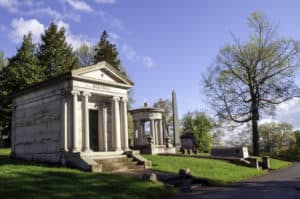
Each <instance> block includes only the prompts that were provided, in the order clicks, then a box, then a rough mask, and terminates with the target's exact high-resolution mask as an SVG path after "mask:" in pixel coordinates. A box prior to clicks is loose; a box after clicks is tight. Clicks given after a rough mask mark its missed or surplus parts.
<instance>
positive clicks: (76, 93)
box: [70, 90, 80, 95]
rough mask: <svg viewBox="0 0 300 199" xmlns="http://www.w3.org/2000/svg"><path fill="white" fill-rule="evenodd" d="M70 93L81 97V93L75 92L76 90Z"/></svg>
mask: <svg viewBox="0 0 300 199" xmlns="http://www.w3.org/2000/svg"><path fill="white" fill-rule="evenodd" d="M70 93H71V94H72V95H79V94H80V92H79V91H75V90H73V91H71V92H70Z"/></svg>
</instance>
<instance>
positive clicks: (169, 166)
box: [144, 155, 291, 185]
mask: <svg viewBox="0 0 300 199" xmlns="http://www.w3.org/2000/svg"><path fill="white" fill-rule="evenodd" d="M144 156H145V158H147V159H149V160H151V161H152V166H153V169H155V170H159V171H166V172H171V173H177V172H178V170H179V169H181V168H189V169H191V171H192V175H194V176H196V177H200V178H206V179H208V180H209V181H210V182H211V183H212V184H215V185H222V184H228V183H234V182H238V181H241V180H244V179H247V178H251V177H254V176H259V175H262V174H265V173H266V172H267V171H261V170H256V169H254V168H248V167H244V166H237V165H235V164H231V163H229V162H226V161H223V160H212V159H205V158H192V157H171V156H158V155H144ZM271 164H274V165H273V169H279V168H284V167H288V166H290V165H291V163H289V162H285V161H279V160H271Z"/></svg>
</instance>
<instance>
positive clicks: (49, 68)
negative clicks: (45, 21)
mask: <svg viewBox="0 0 300 199" xmlns="http://www.w3.org/2000/svg"><path fill="white" fill-rule="evenodd" d="M37 56H38V59H39V61H40V65H41V66H42V67H44V73H45V74H46V77H47V78H51V77H55V76H57V75H59V74H63V73H66V72H68V71H70V70H72V69H74V68H77V67H78V66H79V64H78V59H77V58H76V57H75V56H74V54H73V52H72V46H71V45H70V44H68V43H67V42H66V36H65V29H64V28H60V29H59V28H58V27H57V25H56V24H55V23H54V22H51V24H50V26H49V27H48V29H46V30H45V32H44V34H42V36H41V44H40V45H39V49H38V53H37Z"/></svg>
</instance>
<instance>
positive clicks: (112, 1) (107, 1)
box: [94, 0, 117, 4]
mask: <svg viewBox="0 0 300 199" xmlns="http://www.w3.org/2000/svg"><path fill="white" fill-rule="evenodd" d="M94 1H95V2H96V3H100V4H115V3H116V2H117V1H116V0H94Z"/></svg>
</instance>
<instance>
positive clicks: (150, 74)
mask: <svg viewBox="0 0 300 199" xmlns="http://www.w3.org/2000/svg"><path fill="white" fill-rule="evenodd" d="M299 8H300V2H299V1H296V0H295V1H291V0H285V1H270V0H245V1H240V0H226V1H220V0H201V1H200V0H188V1H184V0H164V1H162V0H151V1H150V0H148V1H146V0H51V1H50V0H49V1H43V0H35V1H34V0H22V1H21V0H20V1H17V0H0V50H2V51H4V52H5V54H6V55H7V56H8V57H10V56H12V55H13V54H14V53H15V52H16V48H17V47H18V46H19V44H20V41H21V39H22V35H23V34H26V33H27V32H28V31H32V33H33V35H34V40H35V41H36V42H38V41H39V35H40V34H41V32H43V30H44V28H45V27H47V26H48V25H49V23H50V22H51V20H54V21H55V22H56V23H58V24H59V25H60V26H65V28H66V30H67V39H68V41H69V42H70V43H71V44H72V45H73V47H74V48H76V47H78V46H79V45H80V44H82V43H84V42H86V43H89V44H95V43H96V42H97V41H98V39H99V37H100V35H101V32H102V31H103V30H107V31H108V32H109V34H110V36H111V40H112V41H113V42H115V43H116V45H117V48H118V50H119V52H120V55H121V60H122V63H123V65H124V66H125V68H126V69H127V71H128V73H129V75H130V77H131V79H132V80H133V81H134V82H135V87H134V93H135V99H136V103H135V104H134V107H139V106H142V105H143V102H144V101H145V100H146V101H147V102H148V103H149V104H153V102H155V101H156V100H157V99H158V98H160V97H162V98H170V97H171V92H172V90H173V89H175V90H176V92H177V98H178V108H179V114H180V115H183V114H184V113H185V112H187V111H189V110H190V111H193V110H195V109H198V110H200V111H209V112H210V108H209V106H208V105H207V99H206V97H205V95H204V93H203V89H202V83H201V79H202V78H201V76H202V74H203V72H205V71H206V69H207V68H208V67H209V66H210V65H211V64H212V63H213V61H214V59H215V56H216V55H217V53H218V51H219V50H220V48H222V47H223V46H224V45H225V44H228V43H231V42H232V36H231V34H232V33H233V34H235V35H236V36H237V37H239V38H241V39H246V38H247V35H248V28H247V21H246V19H247V17H248V16H249V14H250V13H251V12H254V11H263V12H264V13H265V14H266V15H267V16H268V18H269V19H270V21H272V22H273V23H275V24H278V26H279V28H278V31H279V33H280V35H281V36H284V37H292V38H294V39H297V40H300V20H299V19H300V12H299ZM298 75H299V74H298ZM298 107H300V101H299V100H293V101H291V102H288V103H286V104H284V105H282V106H281V107H280V108H279V112H278V114H277V116H276V117H273V118H269V119H275V120H280V121H287V122H291V123H293V124H294V126H295V127H297V128H300V124H299V122H297V117H299V114H300V109H299V108H298ZM265 119H267V118H265Z"/></svg>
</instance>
